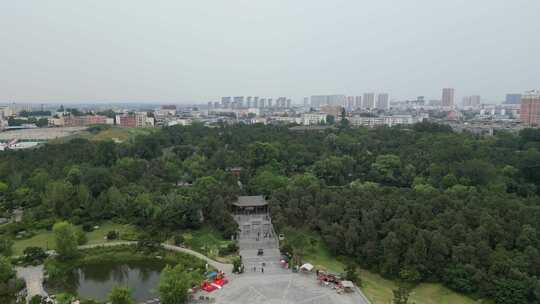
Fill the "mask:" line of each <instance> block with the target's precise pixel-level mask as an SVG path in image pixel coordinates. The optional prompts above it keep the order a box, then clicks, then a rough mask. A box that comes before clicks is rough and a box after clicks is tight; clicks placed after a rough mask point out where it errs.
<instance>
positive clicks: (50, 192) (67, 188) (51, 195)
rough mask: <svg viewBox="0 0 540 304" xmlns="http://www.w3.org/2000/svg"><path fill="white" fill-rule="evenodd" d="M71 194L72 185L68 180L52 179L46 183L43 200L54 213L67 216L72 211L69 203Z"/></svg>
mask: <svg viewBox="0 0 540 304" xmlns="http://www.w3.org/2000/svg"><path fill="white" fill-rule="evenodd" d="M72 196H73V186H72V185H71V184H70V183H69V182H64V181H53V182H51V183H49V184H48V185H47V190H46V191H45V194H44V195H43V202H44V203H45V205H46V206H48V207H49V208H50V209H52V210H54V213H55V214H56V215H59V216H62V217H67V216H69V215H70V214H71V212H72V211H73V210H72V208H71V206H70V204H69V203H70V201H71V197H72Z"/></svg>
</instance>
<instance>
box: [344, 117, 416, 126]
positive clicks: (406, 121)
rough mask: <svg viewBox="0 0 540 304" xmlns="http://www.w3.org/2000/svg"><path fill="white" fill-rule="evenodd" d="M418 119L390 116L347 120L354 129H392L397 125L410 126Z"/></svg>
mask: <svg viewBox="0 0 540 304" xmlns="http://www.w3.org/2000/svg"><path fill="white" fill-rule="evenodd" d="M419 121H420V120H419V119H418V117H414V116H412V115H392V116H378V117H363V116H353V117H351V118H349V122H350V124H351V125H352V126H355V127H369V128H375V127H382V126H386V127H393V126H397V125H410V124H414V123H417V122H419Z"/></svg>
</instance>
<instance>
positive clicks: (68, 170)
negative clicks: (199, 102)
mask: <svg viewBox="0 0 540 304" xmlns="http://www.w3.org/2000/svg"><path fill="white" fill-rule="evenodd" d="M231 167H241V168H242V172H241V176H240V183H239V182H238V180H237V179H236V177H234V176H233V175H232V174H231V173H230V172H228V171H227V169H228V168H231ZM0 181H2V182H1V183H0V193H1V198H2V200H1V204H2V209H1V210H0V213H2V212H4V213H7V212H8V211H10V210H12V209H14V208H16V207H23V208H24V209H25V216H24V220H23V221H22V222H21V223H13V224H8V225H4V226H1V227H0V233H2V235H3V236H2V237H3V238H13V237H14V236H15V235H16V233H17V232H19V231H21V230H25V229H38V228H46V229H50V228H51V227H52V225H53V224H54V223H55V222H57V221H59V220H62V219H67V220H69V221H71V222H72V223H74V224H82V225H85V224H86V225H92V224H93V223H96V222H100V221H103V220H109V219H114V220H115V221H120V222H126V223H131V224H135V225H138V226H140V227H144V228H145V231H148V233H149V236H152V237H166V236H167V234H168V233H171V232H174V231H175V230H178V229H188V228H194V229H196V228H199V227H201V226H202V225H211V226H213V227H215V228H216V229H218V230H219V231H220V232H221V233H222V234H223V236H225V237H229V236H230V235H232V234H234V233H235V232H236V230H237V226H236V223H235V221H234V220H233V218H232V216H231V215H230V213H229V211H228V210H229V207H230V203H231V202H232V201H233V200H234V199H235V197H236V196H237V195H240V194H260V193H262V194H264V195H266V196H267V197H268V198H269V200H270V204H271V210H272V215H273V217H274V221H275V223H276V225H277V226H278V228H279V227H294V228H299V229H309V230H310V231H314V232H317V233H319V234H320V235H321V236H322V238H323V239H324V241H325V242H326V243H327V245H328V246H329V248H330V249H331V250H332V251H333V253H335V254H336V255H344V256H348V257H350V258H352V259H354V260H355V261H356V262H357V263H358V264H360V265H362V266H363V267H365V268H368V269H371V270H373V271H377V272H380V273H381V274H383V275H384V276H386V277H390V278H400V279H401V280H405V281H408V282H411V283H414V282H419V281H436V282H443V283H444V284H445V285H446V286H448V287H450V288H452V289H454V290H457V291H460V292H464V293H468V294H474V295H478V296H484V297H489V298H492V299H494V300H495V301H496V303H537V302H539V299H540V280H539V277H540V236H539V231H540V196H539V194H540V130H532V129H527V130H523V131H521V132H520V134H519V135H512V134H507V133H501V134H496V135H495V136H493V137H477V136H474V135H471V134H466V133H464V134H457V133H453V132H452V131H451V130H450V129H449V128H448V127H445V126H442V125H436V124H431V123H422V124H417V125H414V127H411V128H381V129H374V130H368V129H352V128H348V127H347V125H346V124H342V125H341V126H340V127H339V128H336V129H327V130H324V131H291V130H289V129H288V128H287V127H282V126H263V125H254V126H245V125H234V126H221V127H215V128H208V127H204V126H202V125H193V126H187V127H180V126H175V127H170V128H164V129H162V130H161V131H159V132H156V133H153V134H152V135H148V136H140V137H137V138H136V139H135V140H133V141H131V142H126V143H122V144H115V143H113V142H111V141H100V142H91V141H88V140H84V139H73V140H71V141H69V142H67V143H62V144H47V145H45V146H43V147H41V148H39V149H35V150H25V151H17V152H4V153H2V154H0ZM0 216H1V214H0Z"/></svg>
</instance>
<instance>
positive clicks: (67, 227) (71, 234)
mask: <svg viewBox="0 0 540 304" xmlns="http://www.w3.org/2000/svg"><path fill="white" fill-rule="evenodd" d="M53 232H54V239H55V243H56V252H57V253H58V256H59V257H60V258H61V259H72V258H74V257H75V256H76V255H77V235H76V231H75V228H74V227H73V225H72V224H70V223H68V222H59V223H56V224H54V226H53Z"/></svg>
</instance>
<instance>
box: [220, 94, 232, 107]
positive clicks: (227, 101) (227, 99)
mask: <svg viewBox="0 0 540 304" xmlns="http://www.w3.org/2000/svg"><path fill="white" fill-rule="evenodd" d="M231 101H232V98H231V97H221V107H222V108H224V109H228V108H229V107H230V105H231Z"/></svg>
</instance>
